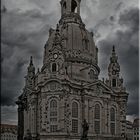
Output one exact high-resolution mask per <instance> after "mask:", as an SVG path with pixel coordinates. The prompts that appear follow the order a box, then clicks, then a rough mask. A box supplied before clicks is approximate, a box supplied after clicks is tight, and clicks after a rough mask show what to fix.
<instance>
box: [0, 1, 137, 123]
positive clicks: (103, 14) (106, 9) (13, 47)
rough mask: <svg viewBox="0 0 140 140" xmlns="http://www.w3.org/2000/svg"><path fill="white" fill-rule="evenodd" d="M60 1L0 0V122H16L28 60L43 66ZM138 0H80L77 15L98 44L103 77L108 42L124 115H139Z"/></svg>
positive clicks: (108, 52) (105, 74) (108, 53)
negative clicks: (123, 95)
mask: <svg viewBox="0 0 140 140" xmlns="http://www.w3.org/2000/svg"><path fill="white" fill-rule="evenodd" d="M59 1H60V0H2V4H1V7H2V8H1V9H2V41H1V47H2V59H1V62H2V95H1V96H2V101H1V103H2V121H3V122H4V123H11V124H15V123H17V111H16V109H17V107H16V105H15V100H16V99H17V97H18V96H19V95H20V94H21V93H22V88H23V86H24V76H25V75H26V68H27V65H28V62H29V58H30V56H31V55H32V56H33V57H34V61H35V65H36V67H41V66H42V62H43V61H42V60H43V48H44V44H45V42H46V41H47V38H48V30H49V28H50V27H53V28H55V26H56V24H57V23H58V21H59V19H60V16H61V13H60V11H61V9H60V3H59ZM138 14H139V9H138V0H82V2H81V17H82V19H83V21H84V23H85V24H86V28H87V29H88V30H90V31H93V32H94V39H95V42H96V45H97V46H98V48H99V66H100V68H101V75H100V77H101V78H102V77H107V66H108V64H109V57H110V54H111V49H112V46H113V45H115V46H116V52H117V54H118V56H119V63H120V65H121V75H122V77H123V78H124V82H125V86H126V87H127V90H128V92H129V93H130V95H129V100H128V112H127V115H128V118H129V119H132V118H134V117H135V116H137V115H138V92H139V89H138V86H139V79H138V78H139V76H138V74H139V59H138V57H139V47H138V30H139V29H138V25H139V15H138Z"/></svg>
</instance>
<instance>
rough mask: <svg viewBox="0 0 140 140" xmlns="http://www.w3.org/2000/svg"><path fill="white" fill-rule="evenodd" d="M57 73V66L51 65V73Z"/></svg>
mask: <svg viewBox="0 0 140 140" xmlns="http://www.w3.org/2000/svg"><path fill="white" fill-rule="evenodd" d="M56 71H57V64H56V63H53V64H52V72H56Z"/></svg>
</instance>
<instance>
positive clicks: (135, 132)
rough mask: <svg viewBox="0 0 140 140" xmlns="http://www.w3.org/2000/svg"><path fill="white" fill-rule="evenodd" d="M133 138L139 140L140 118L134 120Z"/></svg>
mask: <svg viewBox="0 0 140 140" xmlns="http://www.w3.org/2000/svg"><path fill="white" fill-rule="evenodd" d="M133 140H139V118H137V119H135V120H134V122H133Z"/></svg>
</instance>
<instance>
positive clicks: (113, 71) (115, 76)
mask: <svg viewBox="0 0 140 140" xmlns="http://www.w3.org/2000/svg"><path fill="white" fill-rule="evenodd" d="M108 77H109V80H107V81H106V83H107V85H108V86H110V87H111V88H112V89H113V90H115V91H116V92H119V91H121V90H124V91H125V88H124V87H123V78H120V64H119V63H118V56H117V55H116V51H115V46H113V48H112V55H111V57H110V64H109V66H108Z"/></svg>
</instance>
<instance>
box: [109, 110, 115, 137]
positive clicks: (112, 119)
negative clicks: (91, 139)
mask: <svg viewBox="0 0 140 140" xmlns="http://www.w3.org/2000/svg"><path fill="white" fill-rule="evenodd" d="M115 128H116V124H115V109H114V108H111V110H110V132H111V134H112V135H115V131H116V129H115Z"/></svg>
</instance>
